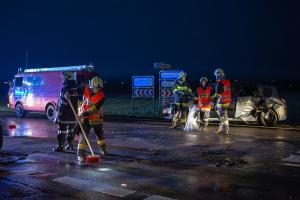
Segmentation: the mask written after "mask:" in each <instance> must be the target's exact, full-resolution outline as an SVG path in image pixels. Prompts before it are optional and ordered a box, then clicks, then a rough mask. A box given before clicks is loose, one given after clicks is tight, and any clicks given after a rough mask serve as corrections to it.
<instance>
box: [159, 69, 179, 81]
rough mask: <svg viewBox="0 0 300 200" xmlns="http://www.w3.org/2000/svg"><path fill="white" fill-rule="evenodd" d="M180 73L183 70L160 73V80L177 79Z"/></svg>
mask: <svg viewBox="0 0 300 200" xmlns="http://www.w3.org/2000/svg"><path fill="white" fill-rule="evenodd" d="M180 72H182V70H165V71H160V73H159V78H160V79H177V78H178V76H179V74H180Z"/></svg>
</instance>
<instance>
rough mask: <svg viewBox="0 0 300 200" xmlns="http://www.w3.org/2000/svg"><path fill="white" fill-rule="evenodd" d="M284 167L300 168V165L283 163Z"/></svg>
mask: <svg viewBox="0 0 300 200" xmlns="http://www.w3.org/2000/svg"><path fill="white" fill-rule="evenodd" d="M282 164H283V165H287V166H292V167H300V164H291V163H282Z"/></svg>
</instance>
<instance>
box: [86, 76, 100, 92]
mask: <svg viewBox="0 0 300 200" xmlns="http://www.w3.org/2000/svg"><path fill="white" fill-rule="evenodd" d="M89 86H90V88H91V89H94V88H99V89H100V88H103V81H102V79H101V78H100V77H98V76H95V77H93V78H92V80H90V83H89Z"/></svg>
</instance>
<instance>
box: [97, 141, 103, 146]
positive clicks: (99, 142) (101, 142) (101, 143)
mask: <svg viewBox="0 0 300 200" xmlns="http://www.w3.org/2000/svg"><path fill="white" fill-rule="evenodd" d="M97 143H98V144H99V145H104V144H105V140H98V141H97Z"/></svg>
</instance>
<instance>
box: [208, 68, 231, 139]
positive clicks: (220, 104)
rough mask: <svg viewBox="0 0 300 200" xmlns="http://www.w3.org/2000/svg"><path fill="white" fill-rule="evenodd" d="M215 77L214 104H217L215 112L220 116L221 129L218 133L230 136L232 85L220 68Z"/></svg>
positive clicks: (219, 128)
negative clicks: (229, 119) (229, 110)
mask: <svg viewBox="0 0 300 200" xmlns="http://www.w3.org/2000/svg"><path fill="white" fill-rule="evenodd" d="M214 75H215V76H216V88H215V94H214V96H213V98H212V99H213V102H214V103H215V110H216V112H217V113H218V116H219V121H220V124H219V127H218V128H217V131H216V133H217V134H219V133H221V132H223V131H224V133H225V134H226V135H228V134H229V121H228V113H227V112H228V111H227V109H228V107H229V105H230V103H231V86H230V85H231V84H230V81H229V80H228V79H227V78H226V77H225V73H224V70H223V69H221V68H218V69H217V70H216V71H215V72H214Z"/></svg>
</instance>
